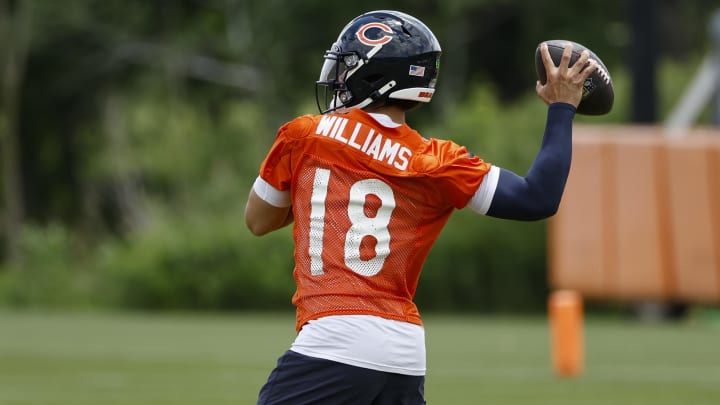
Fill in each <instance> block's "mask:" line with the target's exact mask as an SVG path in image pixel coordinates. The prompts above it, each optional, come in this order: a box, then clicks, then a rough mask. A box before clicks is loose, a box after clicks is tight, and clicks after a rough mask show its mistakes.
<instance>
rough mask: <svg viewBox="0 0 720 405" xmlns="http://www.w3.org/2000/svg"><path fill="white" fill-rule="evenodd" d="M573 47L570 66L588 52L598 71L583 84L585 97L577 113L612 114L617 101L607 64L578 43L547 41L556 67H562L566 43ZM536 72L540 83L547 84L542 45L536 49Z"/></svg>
mask: <svg viewBox="0 0 720 405" xmlns="http://www.w3.org/2000/svg"><path fill="white" fill-rule="evenodd" d="M568 42H569V43H571V44H572V45H573V52H572V56H571V57H570V66H572V65H574V64H575V62H576V61H577V60H578V58H579V57H580V54H581V53H582V51H584V50H586V49H587V51H588V52H589V53H590V59H594V60H595V61H596V62H597V65H598V67H597V70H595V72H593V73H592V74H591V75H590V76H589V77H588V78H587V79H586V80H585V83H584V84H583V96H582V100H581V101H580V105H578V108H577V113H578V114H584V115H604V114H607V113H609V112H610V110H611V109H612V106H613V102H614V101H615V90H614V88H613V82H612V78H611V77H610V72H608V70H607V68H606V67H605V64H604V63H603V62H602V60H600V58H599V57H598V56H597V55H595V53H594V52H593V51H591V50H589V49H588V48H587V47H585V46H583V45H580V44H578V43H576V42H572V41H566V40H551V41H545V43H546V44H547V46H548V51H549V52H550V57H551V58H552V61H553V62H554V63H555V66H558V65H560V59H561V58H562V54H563V49H564V47H565V44H566V43H568ZM535 72H536V73H537V77H538V80H540V83H542V84H545V81H546V80H547V75H546V73H545V65H543V61H542V55H541V54H540V45H538V47H537V49H535Z"/></svg>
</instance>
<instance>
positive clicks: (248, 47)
mask: <svg viewBox="0 0 720 405" xmlns="http://www.w3.org/2000/svg"><path fill="white" fill-rule="evenodd" d="M711 3H712V2H710V1H696V2H659V6H658V7H660V16H661V17H662V21H660V23H661V24H663V27H664V29H663V32H662V35H663V37H662V38H658V43H659V44H660V45H661V48H662V51H663V52H664V56H665V57H664V59H663V60H664V64H665V65H666V66H668V68H667V72H671V73H666V76H665V77H668V76H667V75H672V79H669V80H662V81H661V83H660V84H661V85H662V88H661V90H660V92H661V94H666V93H667V92H671V93H670V97H677V94H678V92H679V91H680V90H681V89H682V87H681V86H682V84H683V83H684V82H685V81H687V80H689V76H690V75H691V74H692V72H693V71H692V69H693V68H694V65H693V64H692V61H693V60H696V59H697V58H698V56H699V55H700V54H701V53H702V52H703V51H704V45H703V44H704V43H705V42H706V39H705V25H704V23H703V24H699V23H698V22H699V21H704V18H705V17H706V15H707V14H709V13H708V11H710V10H711V8H710V7H711ZM385 7H388V6H387V4H386V2H382V1H376V0H370V1H366V2H355V3H352V2H348V3H343V4H341V5H338V3H337V2H329V1H326V0H312V1H303V2H296V1H289V0H269V1H268V0H265V1H258V0H238V1H225V0H223V1H221V0H216V1H199V0H198V1H192V0H184V1H181V0H177V1H161V0H154V1H124V0H123V1H121V0H68V1H63V2H57V1H52V0H0V30H2V35H0V38H1V39H0V46H1V48H0V66H1V67H2V72H3V74H2V89H3V91H2V100H1V103H0V107H1V108H2V109H1V110H0V149H1V150H2V154H1V155H0V156H1V157H2V166H0V170H1V171H2V172H1V174H2V176H1V177H0V179H1V181H2V191H1V193H2V199H1V201H2V211H0V212H1V213H2V215H1V216H0V226H1V227H2V230H3V232H2V237H1V238H2V239H1V240H0V241H1V242H2V247H3V249H2V252H1V253H0V254H1V256H0V260H1V261H0V305H13V306H33V305H42V306H64V307H77V306H81V307H82V306H94V305H99V306H119V307H133V308H155V309H246V308H284V307H289V306H290V304H289V300H290V295H291V294H292V292H293V280H292V274H291V270H292V266H293V263H292V242H291V238H290V230H289V229H288V230H283V231H280V232H278V233H277V234H275V235H271V236H269V237H266V238H261V239H257V238H254V237H252V236H251V235H250V234H249V232H248V231H246V229H245V226H244V220H243V209H244V204H245V198H246V196H247V193H248V191H249V188H250V186H251V184H252V181H254V179H255V176H256V175H257V168H258V165H259V163H260V161H261V160H262V158H263V156H264V154H265V152H266V150H267V148H268V147H269V145H270V144H271V142H272V140H273V138H274V133H275V130H276V129H277V127H278V126H279V125H281V124H282V123H283V122H285V121H287V120H289V119H291V118H293V117H294V116H295V115H299V114H305V113H314V112H315V110H316V108H315V105H314V103H315V100H314V95H313V84H314V81H315V79H316V77H317V74H318V69H319V66H320V65H321V62H322V55H323V51H324V50H325V49H327V48H328V47H329V45H330V43H331V42H332V41H334V40H335V38H336V36H337V34H338V32H339V31H340V29H341V28H342V27H343V25H344V24H345V23H346V22H347V21H349V20H350V19H352V18H353V17H355V16H356V15H358V14H360V13H362V12H364V11H369V10H373V9H380V8H385ZM392 7H393V8H395V9H399V10H403V11H406V12H409V13H411V14H413V15H415V16H417V17H419V18H420V19H422V20H424V21H425V22H426V23H427V24H428V25H429V26H430V27H431V28H432V29H433V30H434V31H435V33H436V35H437V36H438V38H439V39H440V41H441V43H442V45H443V51H444V55H443V63H442V68H441V75H440V80H439V84H438V86H439V87H438V93H437V97H436V99H435V100H434V101H433V103H432V104H430V105H428V106H424V107H423V109H422V110H421V112H419V113H414V114H412V115H411V116H410V117H409V119H410V121H411V124H412V125H413V126H415V127H416V128H417V129H419V130H420V131H421V132H422V133H424V134H425V135H426V136H432V137H439V138H452V139H455V140H456V141H458V142H460V143H463V144H466V145H468V147H469V148H470V149H472V150H473V151H474V152H475V153H477V154H478V155H480V156H482V157H483V158H485V159H486V160H488V161H490V162H493V163H496V164H498V165H501V166H503V167H507V168H509V169H513V170H516V171H518V172H519V173H524V171H525V170H526V169H527V168H528V167H529V165H530V163H531V162H532V159H533V157H534V154H535V152H536V151H537V148H538V146H539V142H540V137H541V135H542V126H543V122H544V118H545V117H544V114H545V108H544V106H543V105H542V103H540V102H539V101H537V99H536V98H535V96H534V94H533V89H534V80H535V78H534V68H533V65H532V55H533V52H534V49H535V46H536V45H537V43H538V42H540V41H542V40H544V39H552V38H568V39H573V40H575V41H577V42H580V43H584V44H586V45H588V46H590V47H591V48H592V49H593V50H594V51H596V53H598V54H599V55H601V56H602V57H603V60H604V61H605V63H606V65H607V66H608V67H609V68H610V70H611V71H612V72H613V74H614V79H615V80H616V86H617V89H616V90H617V97H618V100H617V104H616V107H615V110H614V111H613V113H611V114H610V115H608V116H605V117H594V118H591V119H588V118H583V117H579V118H578V120H579V121H587V122H622V121H624V120H625V117H626V116H627V111H626V109H625V105H626V104H627V101H626V100H627V99H628V97H629V95H627V94H626V92H623V89H625V88H627V87H628V86H627V80H625V74H624V72H625V71H626V68H627V67H626V66H625V65H624V59H625V54H626V52H627V51H628V46H629V45H630V44H631V41H632V38H629V37H628V33H629V30H628V29H627V24H629V22H628V21H627V19H626V16H625V14H626V6H625V2H623V1H620V0H613V1H609V2H608V1H603V2H600V1H588V2H582V3H578V2H572V1H563V2H553V5H552V7H549V6H547V5H544V4H543V2H533V1H516V2H511V1H501V0H496V1H491V0H486V1H470V0H453V1H444V2H434V1H397V2H394V3H393V5H392ZM688 58H689V60H690V63H687V64H679V63H677V61H679V60H684V59H688ZM678 72H680V73H678ZM666 84H668V86H667V88H668V90H664V89H665V87H666V86H665V85H666ZM663 92H665V93H663ZM662 103H663V105H664V106H665V107H664V108H667V105H668V101H667V99H666V100H662ZM545 288H546V286H545V247H544V223H542V222H540V223H532V224H525V223H516V222H507V221H498V220H493V219H490V218H478V217H477V216H475V215H472V214H470V213H466V212H458V213H457V214H456V215H455V217H454V218H453V219H452V220H451V221H450V223H449V226H448V228H447V230H446V231H445V233H444V234H443V235H442V236H441V238H440V240H439V241H438V244H437V246H436V248H435V249H434V251H433V252H432V253H431V256H430V258H429V259H428V263H427V266H426V271H425V273H424V275H423V278H422V280H421V286H420V289H419V293H418V300H419V302H420V303H421V305H422V308H426V309H453V310H457V309H465V310H532V309H537V308H540V307H541V306H542V305H543V304H544V299H545V293H546V291H545Z"/></svg>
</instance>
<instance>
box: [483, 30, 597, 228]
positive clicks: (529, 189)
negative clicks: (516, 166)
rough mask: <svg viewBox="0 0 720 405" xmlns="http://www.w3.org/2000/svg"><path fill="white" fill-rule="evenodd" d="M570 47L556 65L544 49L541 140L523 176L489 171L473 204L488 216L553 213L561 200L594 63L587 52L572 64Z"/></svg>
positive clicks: (524, 217)
mask: <svg viewBox="0 0 720 405" xmlns="http://www.w3.org/2000/svg"><path fill="white" fill-rule="evenodd" d="M571 50H572V49H571V46H566V47H565V51H564V53H563V56H562V59H561V61H560V64H559V66H558V67H555V65H554V63H553V62H552V60H551V59H550V54H549V53H548V50H547V45H545V44H543V45H542V47H541V54H542V56H543V61H544V64H545V68H546V70H547V72H548V76H547V82H546V84H545V85H541V84H540V82H538V83H537V86H536V91H537V93H538V96H539V97H540V98H541V99H542V100H543V101H545V102H546V103H547V104H548V105H549V108H548V115H547V121H546V125H545V133H544V135H543V141H542V145H541V147H540V151H539V152H538V154H537V156H536V158H535V161H534V162H533V164H532V166H531V167H530V170H529V171H528V172H527V174H526V175H525V177H521V176H519V175H517V174H515V173H513V172H511V171H509V170H505V169H502V168H499V167H493V168H492V169H491V171H490V173H488V175H486V176H485V179H484V180H483V183H482V184H481V186H480V188H479V189H478V192H477V193H476V194H475V196H474V197H473V199H472V200H471V202H470V206H471V207H472V208H473V209H474V210H476V211H478V212H480V213H483V214H486V215H488V216H492V217H497V218H505V219H517V220H526V221H532V220H538V219H544V218H547V217H550V216H552V215H554V214H555V213H556V212H557V209H558V206H559V205H560V199H561V198H562V194H563V190H564V189H565V183H566V181H567V177H568V174H569V172H570V161H571V158H572V120H573V118H574V116H575V111H576V108H577V106H578V104H579V103H580V100H581V98H582V84H583V82H584V81H585V79H586V78H587V77H588V76H589V75H590V74H591V73H592V72H593V71H594V70H595V68H596V64H595V62H594V61H592V60H588V53H587V52H583V54H582V55H581V56H580V58H579V59H578V61H577V63H575V65H573V66H572V67H570V66H569V62H570V54H571Z"/></svg>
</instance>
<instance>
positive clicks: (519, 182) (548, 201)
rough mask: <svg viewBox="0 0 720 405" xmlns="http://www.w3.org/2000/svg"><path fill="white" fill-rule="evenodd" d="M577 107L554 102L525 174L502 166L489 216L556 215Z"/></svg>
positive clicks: (525, 217)
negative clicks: (539, 141)
mask: <svg viewBox="0 0 720 405" xmlns="http://www.w3.org/2000/svg"><path fill="white" fill-rule="evenodd" d="M574 116H575V107H573V106H572V105H570V104H566V103H554V104H551V105H550V107H549V108H548V114H547V123H546V124H545V134H544V135H543V140H542V145H541V146H540V151H539V152H538V154H537V156H536V157H535V161H534V162H533V164H532V166H531V167H530V170H529V171H528V172H527V174H526V175H525V177H524V178H523V177H520V176H518V175H517V174H515V173H513V172H511V171H509V170H505V169H502V168H501V169H500V177H499V179H498V184H497V188H496V190H495V195H494V196H493V199H492V203H491V204H490V208H489V209H488V212H487V215H489V216H491V217H496V218H505V219H516V220H522V221H534V220H538V219H544V218H547V217H550V216H552V215H554V214H555V213H556V212H557V209H558V205H560V198H561V197H562V193H563V190H564V189H565V183H566V181H567V177H568V174H569V173H570V160H571V157H572V120H573V117H574Z"/></svg>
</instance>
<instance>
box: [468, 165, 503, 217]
mask: <svg viewBox="0 0 720 405" xmlns="http://www.w3.org/2000/svg"><path fill="white" fill-rule="evenodd" d="M499 179H500V168H499V167H497V166H491V167H490V171H489V172H487V174H485V178H483V181H482V183H480V187H478V189H477V191H476V192H475V195H473V197H472V198H471V199H470V202H469V203H468V207H470V209H472V210H473V211H475V212H477V213H478V214H482V215H485V214H487V212H488V210H489V209H490V204H491V203H492V200H493V197H494V196H495V189H497V185H498V180H499Z"/></svg>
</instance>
